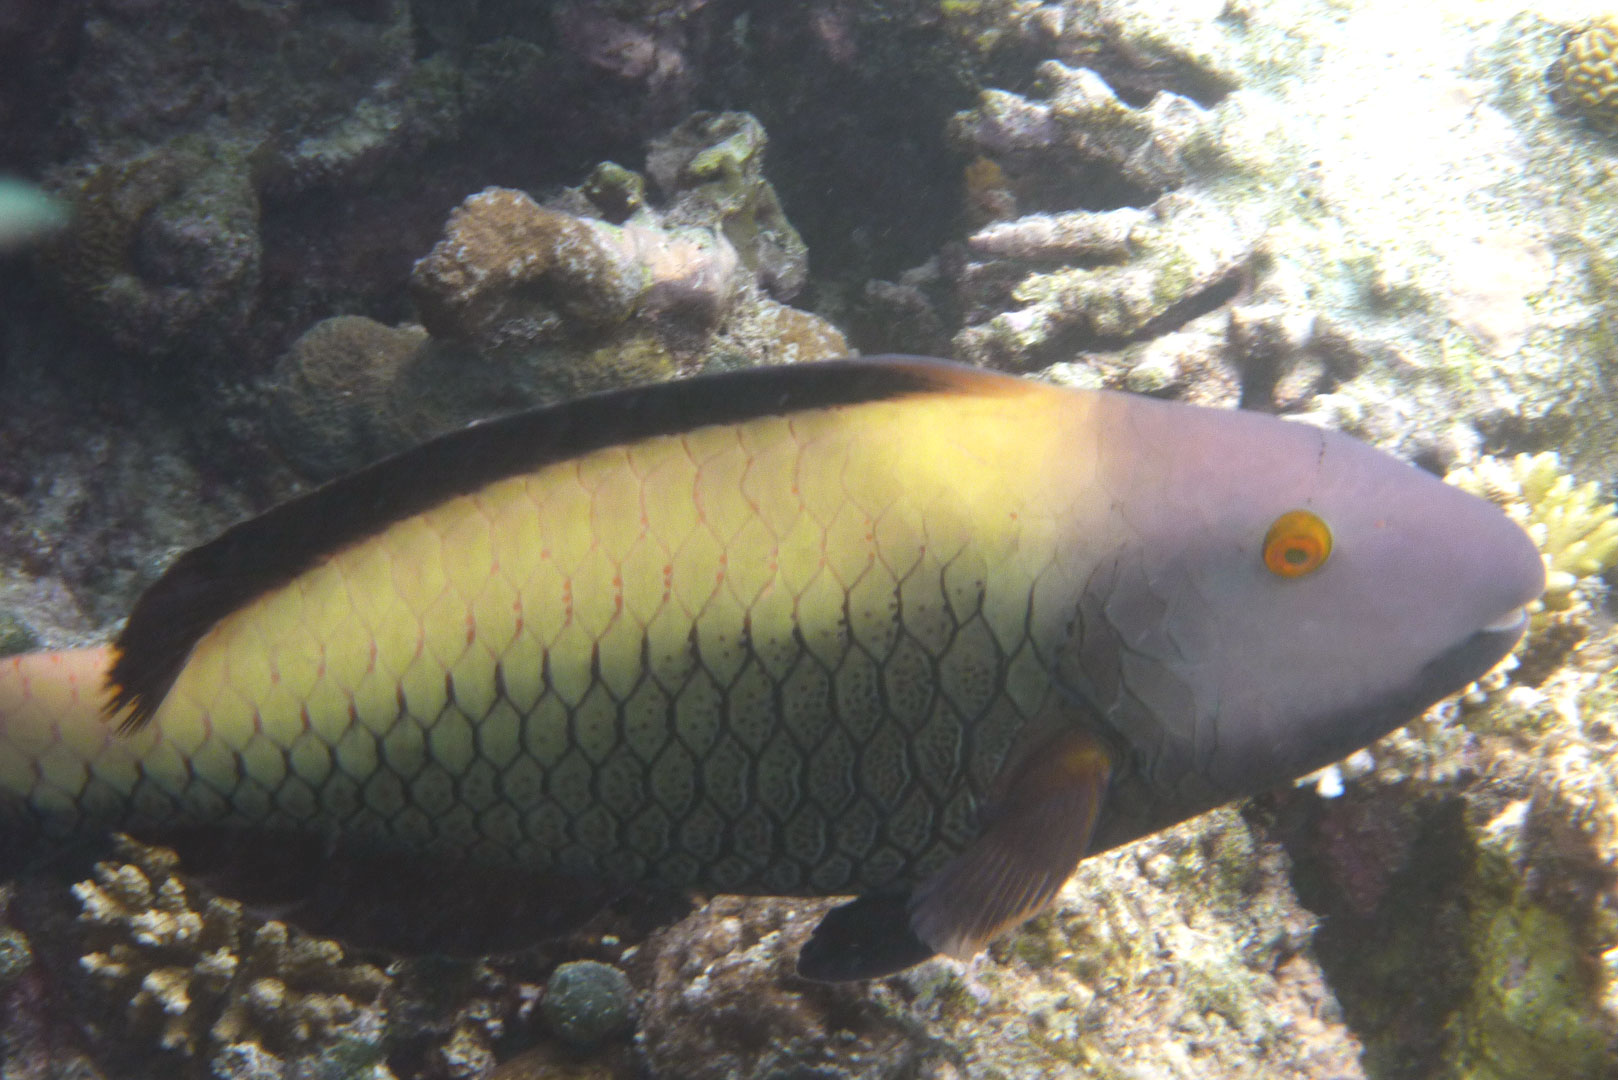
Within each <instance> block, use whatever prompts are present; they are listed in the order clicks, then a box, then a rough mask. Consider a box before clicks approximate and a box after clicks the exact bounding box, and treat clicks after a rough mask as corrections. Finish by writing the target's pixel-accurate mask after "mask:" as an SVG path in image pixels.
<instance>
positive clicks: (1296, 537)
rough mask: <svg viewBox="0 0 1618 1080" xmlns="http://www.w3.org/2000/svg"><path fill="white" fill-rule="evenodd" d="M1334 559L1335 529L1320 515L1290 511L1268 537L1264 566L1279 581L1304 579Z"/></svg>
mask: <svg viewBox="0 0 1618 1080" xmlns="http://www.w3.org/2000/svg"><path fill="white" fill-rule="evenodd" d="M1329 555H1331V529H1330V528H1329V527H1328V526H1327V525H1326V523H1325V521H1323V520H1322V519H1321V517H1320V515H1318V514H1315V513H1312V512H1310V511H1308V510H1288V511H1287V512H1286V513H1284V514H1282V515H1281V516H1280V517H1278V518H1276V519H1275V523H1274V524H1273V525H1271V526H1270V531H1269V532H1267V533H1265V534H1264V565H1265V566H1266V567H1268V568H1269V571H1270V573H1272V574H1274V575H1275V576H1276V577H1284V578H1295V577H1303V575H1305V574H1311V573H1313V572H1315V571H1316V570H1319V569H1320V568H1321V567H1322V566H1324V565H1325V564H1326V559H1327V557H1328V556H1329Z"/></svg>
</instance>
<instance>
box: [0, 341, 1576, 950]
mask: <svg viewBox="0 0 1618 1080" xmlns="http://www.w3.org/2000/svg"><path fill="white" fill-rule="evenodd" d="M1543 581H1544V572H1543V567H1542V563H1541V559H1540V556H1539V553H1538V552H1537V551H1536V550H1535V548H1534V545H1533V543H1532V542H1531V541H1530V540H1529V538H1528V537H1527V536H1526V535H1525V534H1524V533H1523V531H1522V530H1521V529H1520V528H1518V527H1517V526H1516V525H1515V524H1513V523H1512V522H1511V521H1510V520H1508V519H1507V518H1506V517H1505V516H1504V515H1503V514H1501V512H1500V511H1499V510H1497V509H1496V508H1495V507H1493V506H1492V505H1490V504H1489V503H1487V502H1486V501H1484V500H1482V499H1478V498H1476V497H1474V496H1471V495H1468V494H1466V493H1464V492H1462V491H1459V490H1456V489H1454V488H1452V487H1449V486H1446V485H1445V484H1443V483H1441V482H1440V481H1439V480H1437V479H1435V478H1434V477H1432V476H1431V475H1429V474H1427V473H1425V472H1422V471H1421V470H1419V469H1416V468H1413V467H1412V466H1410V465H1408V464H1406V463H1404V462H1402V461H1399V460H1397V459H1395V458H1393V457H1390V456H1389V455H1387V454H1384V453H1382V452H1380V451H1377V450H1375V449H1372V448H1371V447H1369V446H1366V445H1364V444H1362V443H1359V442H1356V441H1355V440H1353V439H1351V438H1348V437H1346V436H1344V435H1341V434H1338V433H1335V432H1330V431H1321V430H1317V429H1315V428H1313V427H1309V426H1305V425H1302V424H1293V423H1286V422H1283V421H1281V420H1277V419H1274V418H1272V417H1268V416H1262V415H1258V414H1254V413H1247V412H1234V411H1223V410H1213V409H1204V408H1195V407H1191V406H1186V405H1178V404H1169V403H1165V402H1162V401H1156V400H1151V399H1147V398H1141V397H1134V396H1129V395H1121V394H1113V393H1103V392H1084V391H1074V390H1068V389H1062V388H1058V387H1054V386H1050V385H1045V384H1042V383H1036V382H1030V381H1024V380H1019V379H1015V378H1011V377H1009V376H1004V375H997V374H991V373H988V372H984V371H979V370H975V369H971V368H965V367H960V366H956V365H950V364H943V363H939V362H930V361H924V360H915V359H905V358H888V359H880V360H849V361H839V362H830V363H820V364H810V365H802V366H795V367H786V368H779V369H761V370H753V371H744V372H737V373H732V374H725V375H717V376H711V377H705V378H700V379H693V380H689V381H685V382H677V383H670V384H665V385H661V386H655V387H649V388H645V389H637V390H627V391H622V392H617V393H611V394H605V395H601V396H597V397H591V398H586V399H583V400H580V401H576V402H573V403H571V404H566V405H562V406H559V407H556V408H549V409H541V410H538V411H535V412H530V413H526V414H522V415H517V416H512V417H508V418H505V419H502V420H496V421H492V422H490V423H485V424H481V425H478V426H475V427H472V428H469V429H466V430H463V431H459V432H456V433H454V434H451V435H448V436H445V437H444V438H441V439H438V440H436V441H434V442H432V443H428V444H426V445H424V446H421V447H419V448H417V449H415V450H411V451H409V452H407V453H405V454H402V455H400V456H398V457H395V458H393V459H390V460H388V461H385V462H382V463H381V464H378V465H376V466H373V467H371V468H368V469H365V470H362V471H361V472H358V473H355V474H353V475H351V476H348V477H346V478H343V479H340V480H337V481H335V482H333V483H331V484H329V485H327V486H325V487H323V488H320V489H318V490H315V491H313V492H311V493H309V494H307V495H305V496H303V497H301V498H298V499H295V500H293V501H292V502H290V503H287V504H285V505H283V506H280V507H278V508H276V509H274V510H271V511H270V512H268V513H266V514H264V515H262V516H260V517H258V518H255V519H253V520H251V521H247V522H245V523H243V524H241V525H238V526H236V527H235V528H233V529H231V530H229V531H227V532H226V533H224V534H223V535H222V536H220V537H219V538H218V539H216V540H214V541H213V542H211V543H209V544H206V545H204V546H203V547H200V548H197V549H196V550H194V551H191V552H189V553H187V554H185V555H183V556H181V557H180V558H179V559H178V560H177V561H176V562H175V564H174V565H173V567H172V568H171V569H170V570H169V571H168V573H167V574H166V575H165V576H164V577H163V578H162V579H161V580H159V581H158V582H157V583H156V584H155V585H153V586H152V588H151V589H150V590H149V591H148V592H147V593H146V594H145V595H144V596H143V597H142V598H141V599H140V601H139V603H138V604H137V605H136V607H135V610H134V612H133V614H132V615H131V616H130V618H129V621H128V624H127V627H126V629H125V630H124V632H123V634H122V635H121V636H120V637H119V639H118V641H117V642H116V644H115V645H113V646H111V647H110V648H104V649H91V650H84V651H78V652H67V653H49V654H33V655H28V656H22V657H17V658H13V659H10V660H7V661H3V662H0V795H3V800H0V802H3V805H4V807H5V808H6V810H7V812H8V813H9V817H7V818H5V819H0V820H4V821H5V822H6V824H5V825H4V828H6V829H8V830H9V831H10V832H11V833H12V834H13V835H15V836H33V837H44V838H47V839H48V840H50V841H52V842H59V841H61V840H65V839H68V838H71V837H73V836H75V835H83V834H87V833H94V832H96V831H100V830H107V829H121V830H125V831H129V832H132V833H134V834H136V835H147V836H164V835H172V834H175V833H177V832H179V833H184V832H187V831H197V830H202V831H208V832H211V833H213V834H220V835H224V836H226V837H231V836H236V837H248V836H250V837H251V838H252V844H251V845H248V846H241V847H240V848H239V849H240V850H245V851H247V852H248V853H249V856H248V857H249V858H258V857H260V856H259V854H258V853H260V852H267V851H268V850H269V848H270V847H271V841H273V840H274V839H276V838H282V839H286V838H291V839H294V840H299V841H306V842H309V843H312V844H315V845H317V846H319V847H320V849H321V851H322V852H324V853H341V854H343V855H346V856H351V857H354V858H359V859H372V860H381V861H385V862H387V863H388V864H389V865H391V866H394V867H401V866H409V867H414V868H418V869H423V870H425V871H427V872H430V873H433V874H439V875H443V876H447V877H448V878H449V879H452V880H453V879H456V878H457V877H458V876H459V875H463V874H464V873H465V872H470V871H471V870H472V869H473V868H480V872H486V873H488V874H493V875H497V877H496V878H495V879H494V880H504V881H506V882H508V885H507V886H505V887H500V888H487V889H484V890H481V891H480V895H484V896H487V897H489V898H490V902H491V903H493V902H494V901H497V900H503V899H505V898H511V897H518V896H523V897H526V896H528V895H530V894H532V893H534V892H535V891H537V890H536V889H535V888H530V887H526V886H524V885H523V884H522V882H523V881H526V880H529V879H528V878H526V877H524V875H530V874H532V875H540V876H543V877H544V878H545V879H546V880H547V881H550V882H551V883H552V884H551V886H550V888H552V890H553V895H554V896H555V899H556V901H557V906H558V907H566V906H567V902H569V901H579V900H580V898H589V899H590V900H591V901H592V902H599V900H600V898H601V897H602V896H604V895H608V892H604V891H603V890H610V888H611V887H612V886H614V885H616V884H621V883H643V884H652V885H658V886H667V887H673V888H677V889H705V890H713V891H728V892H741V893H758V894H791V895H836V894H858V895H857V898H856V899H855V900H853V901H852V902H851V903H849V904H845V905H844V906H842V907H840V908H837V909H834V910H833V911H832V912H831V913H830V914H829V915H828V916H827V917H826V919H825V920H824V921H823V922H822V924H821V925H820V927H819V928H818V929H817V930H816V932H815V934H814V936H813V937H812V938H811V939H810V940H809V941H808V943H807V944H806V945H805V947H804V949H803V951H802V953H801V955H800V958H799V965H800V970H801V971H802V972H803V974H805V975H807V976H810V977H813V978H818V979H851V978H864V977H870V976H875V975H880V974H883V973H886V972H891V971H894V970H898V969H900V968H903V967H905V966H907V965H910V964H913V963H916V962H919V961H920V960H922V959H925V958H926V957H928V956H931V955H933V954H934V953H936V952H944V953H949V954H953V955H956V956H968V955H971V954H972V953H974V952H976V951H977V950H979V949H981V948H983V946H984V945H985V944H986V943H987V942H988V941H990V940H991V939H992V938H994V937H995V936H996V935H998V934H1000V933H1002V932H1004V931H1005V930H1007V929H1008V928H1010V927H1012V926H1015V925H1016V924H1017V923H1019V922H1021V921H1022V920H1024V919H1026V918H1028V917H1029V916H1030V915H1032V914H1034V913H1035V912H1037V911H1039V910H1040V909H1041V908H1042V907H1044V906H1045V905H1046V904H1047V903H1048V902H1049V901H1050V899H1051V897H1052V896H1053V895H1054V894H1055V893H1056V891H1057V890H1058V889H1059V888H1060V887H1061V885H1062V883H1063V881H1065V880H1066V879H1067V877H1068V876H1069V875H1070V874H1071V873H1072V871H1073V869H1074V867H1075V865H1076V864H1077V863H1078V862H1079V860H1080V859H1082V858H1083V857H1084V856H1085V855H1086V854H1088V853H1091V852H1095V851H1100V850H1104V849H1106V848H1109V847H1112V846H1114V845H1117V844H1120V843H1123V842H1125V841H1127V840H1130V839H1133V838H1135V837H1138V836H1141V835H1143V834H1145V833H1148V832H1151V831H1152V830H1155V829H1160V828H1163V827H1164V826H1167V825H1169V824H1172V823H1174V822H1177V821H1181V820H1183V819H1185V818H1187V817H1189V816H1191V815H1193V814H1197V813H1199V812H1201V811H1203V810H1206V809H1208V808H1210V807H1213V806H1216V805H1218V804H1220V803H1223V802H1226V801H1228V800H1230V799H1234V798H1238V797H1240V796H1243V795H1248V794H1251V793H1254V792H1259V791H1263V790H1265V789H1266V788H1269V787H1271V786H1273V785H1277V784H1283V783H1285V782H1287V781H1289V780H1291V779H1293V778H1295V777H1297V776H1299V775H1301V774H1304V773H1307V772H1309V771H1310V770H1313V769H1316V768H1319V767H1321V766H1323V765H1325V764H1327V763H1329V762H1331V761H1334V760H1336V759H1338V758H1341V757H1342V756H1344V755H1346V754H1348V753H1350V752H1352V751H1353V750H1355V749H1357V748H1359V747H1362V746H1364V745H1366V744H1367V743H1369V742H1371V741H1372V740H1374V739H1377V738H1379V737H1380V736H1382V735H1384V734H1386V733H1387V732H1388V731H1390V730H1392V729H1393V728H1395V727H1397V726H1399V725H1400V724H1403V723H1405V722H1406V721H1408V720H1410V719H1411V718H1413V717H1415V716H1416V715H1418V714H1419V713H1421V712H1422V711H1423V710H1424V709H1426V708H1427V707H1428V706H1430V705H1432V704H1433V703H1434V702H1436V701H1438V700H1439V699H1441V698H1443V697H1444V696H1445V695H1447V694H1450V693H1453V692H1454V691H1456V690H1457V689H1459V688H1461V687H1462V686H1464V685H1465V684H1467V683H1468V682H1470V681H1471V680H1474V679H1476V678H1478V677H1479V676H1480V675H1482V674H1483V673H1485V672H1486V671H1488V669H1489V668H1491V667H1492V666H1493V665H1494V664H1495V663H1496V662H1497V661H1499V660H1500V659H1501V658H1502V657H1504V656H1505V655H1506V653H1507V652H1508V651H1509V650H1510V649H1511V648H1512V646H1513V645H1514V644H1515V643H1516V641H1517V639H1518V637H1519V636H1520V634H1521V633H1522V629H1523V626H1524V618H1523V605H1525V604H1526V603H1528V602H1529V601H1530V600H1532V599H1533V598H1534V597H1536V596H1537V595H1538V594H1539V592H1540V591H1541V589H1542V586H1543ZM266 857H267V856H266ZM336 861H338V860H332V862H333V863H335V862H336ZM498 875H505V877H503V878H501V877H498ZM377 878H378V875H372V879H373V880H375V879H377ZM559 879H567V880H570V881H571V882H573V883H574V884H573V885H570V886H568V887H566V888H565V889H563V890H562V892H561V893H555V892H554V889H555V885H554V883H555V882H556V881H557V880H559ZM387 880H389V881H396V880H397V879H395V878H393V877H391V876H389V877H387ZM396 891H397V890H396ZM461 891H463V892H467V891H469V890H465V889H464V888H462V890H461ZM369 902H370V901H367V903H369ZM377 902H378V903H382V902H383V901H380V900H379V901H377ZM581 903H582V901H581ZM365 906H366V904H359V903H355V902H352V901H351V900H345V901H343V902H340V903H337V902H328V903H327V904H326V905H325V908H326V910H328V912H329V911H334V910H337V911H353V910H355V909H357V908H363V907H365ZM513 910H514V909H513ZM513 918H515V916H513ZM383 921H386V920H383ZM480 921H481V922H484V923H488V924H490V925H494V924H499V923H502V921H503V920H501V919H497V918H494V917H492V916H491V917H485V918H483V919H481V920H480ZM554 921H555V920H553V922H554ZM560 921H566V920H560ZM328 925H329V924H328ZM395 925H396V924H395ZM547 926H548V927H549V928H552V929H554V926H553V925H551V924H547ZM429 929H430V928H429ZM427 936H428V937H429V938H432V935H431V933H429V934H427ZM459 940H460V939H459V938H458V937H456V934H455V932H454V931H453V929H445V930H442V932H441V936H439V937H438V938H436V939H433V940H430V941H429V944H436V945H438V946H439V947H442V948H445V949H448V948H451V947H452V944H453V942H457V941H459Z"/></svg>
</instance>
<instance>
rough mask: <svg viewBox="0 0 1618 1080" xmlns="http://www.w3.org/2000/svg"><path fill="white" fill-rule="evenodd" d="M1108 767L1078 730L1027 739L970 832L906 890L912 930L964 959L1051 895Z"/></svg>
mask: <svg viewBox="0 0 1618 1080" xmlns="http://www.w3.org/2000/svg"><path fill="white" fill-rule="evenodd" d="M1111 768H1112V765H1111V760H1110V758H1109V757H1108V755H1107V752H1106V750H1105V749H1104V748H1103V747H1102V746H1101V744H1100V743H1099V742H1097V741H1096V740H1095V739H1093V738H1091V737H1090V736H1087V735H1085V734H1083V733H1082V732H1078V731H1071V730H1070V731H1066V732H1063V733H1061V734H1059V735H1057V736H1055V737H1054V738H1051V739H1049V740H1047V741H1045V742H1044V743H1042V744H1040V745H1037V746H1034V747H1032V748H1031V749H1030V751H1029V753H1027V754H1026V755H1025V756H1024V757H1023V758H1022V760H1021V761H1020V762H1019V763H1018V764H1017V765H1015V766H1014V767H1013V769H1012V770H1011V771H1010V772H1008V773H1007V775H1006V777H1005V779H1006V783H1005V785H1004V786H1003V787H1002V789H1001V793H1000V795H999V797H998V798H997V799H996V800H995V801H994V802H993V803H991V804H990V805H988V806H987V807H985V810H984V820H983V831H982V833H981V834H980V835H979V836H978V838H977V839H976V840H974V841H973V842H972V844H971V845H970V846H969V847H968V848H967V849H966V850H965V851H963V852H961V853H960V854H959V855H957V856H956V857H955V858H954V859H952V860H951V861H950V862H949V863H947V864H946V865H945V866H944V868H943V869H942V870H940V871H939V872H938V873H937V874H934V875H933V876H932V877H931V878H930V879H928V880H927V881H925V882H923V883H922V884H921V887H920V888H918V889H917V890H916V892H915V894H914V895H913V896H912V897H911V899H910V926H911V929H912V930H913V931H914V933H915V935H916V937H918V938H919V939H921V940H922V941H925V942H926V943H927V944H928V945H930V946H932V947H933V948H934V949H936V950H937V951H939V952H941V953H947V954H948V955H950V956H953V957H956V958H957V959H962V960H964V959H966V958H967V957H970V956H972V955H973V954H974V953H977V952H979V951H980V950H982V949H983V947H984V946H986V945H987V944H988V943H989V942H990V941H992V940H993V939H994V938H996V937H998V936H1000V934H1002V933H1004V932H1005V931H1007V930H1009V929H1011V928H1012V927H1013V926H1016V925H1017V924H1018V923H1020V922H1022V921H1023V920H1024V919H1027V918H1029V917H1030V916H1033V915H1035V914H1037V913H1038V912H1039V911H1040V910H1041V909H1042V908H1044V907H1045V905H1046V904H1048V903H1050V901H1051V898H1052V897H1054V896H1055V895H1056V893H1057V891H1058V890H1059V889H1061V887H1062V884H1063V883H1064V882H1065V881H1067V879H1068V878H1069V877H1071V876H1072V874H1073V869H1074V867H1076V866H1078V864H1079V860H1080V859H1082V858H1084V853H1085V851H1086V850H1088V849H1089V846H1090V834H1091V832H1092V831H1093V830H1094V828H1095V822H1096V813H1097V811H1099V810H1100V808H1101V798H1102V796H1103V795H1104V794H1105V793H1106V790H1107V776H1108V774H1109V773H1110V772H1111Z"/></svg>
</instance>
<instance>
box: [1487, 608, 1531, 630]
mask: <svg viewBox="0 0 1618 1080" xmlns="http://www.w3.org/2000/svg"><path fill="white" fill-rule="evenodd" d="M1527 625H1528V609H1527V608H1526V607H1519V608H1513V609H1512V610H1511V611H1509V612H1507V613H1506V614H1504V615H1502V616H1500V618H1498V619H1496V620H1494V622H1491V623H1489V624H1488V625H1486V626H1484V627H1483V629H1482V630H1481V631H1480V632H1481V633H1485V634H1512V633H1517V634H1520V633H1521V632H1522V631H1523V629H1524V628H1525V627H1527Z"/></svg>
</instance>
